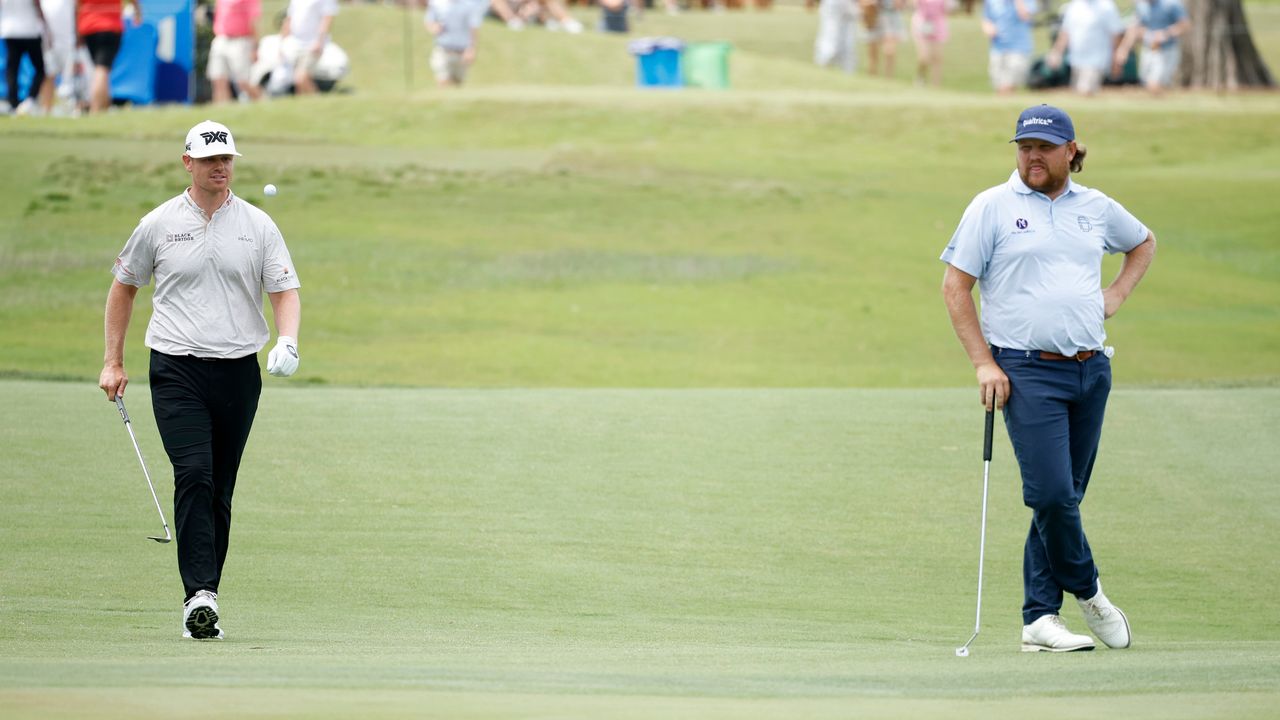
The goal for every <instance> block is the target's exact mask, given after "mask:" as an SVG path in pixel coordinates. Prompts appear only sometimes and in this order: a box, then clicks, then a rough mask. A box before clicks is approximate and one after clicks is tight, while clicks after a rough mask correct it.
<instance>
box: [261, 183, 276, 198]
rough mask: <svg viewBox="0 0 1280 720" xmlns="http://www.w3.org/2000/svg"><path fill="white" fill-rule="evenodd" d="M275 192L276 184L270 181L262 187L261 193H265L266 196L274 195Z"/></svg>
mask: <svg viewBox="0 0 1280 720" xmlns="http://www.w3.org/2000/svg"><path fill="white" fill-rule="evenodd" d="M276 192H277V191H276V186H275V185H272V184H270V183H267V186H266V187H264V188H262V194H263V195H266V196H267V197H274V196H275V194H276Z"/></svg>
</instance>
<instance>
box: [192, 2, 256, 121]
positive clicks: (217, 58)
mask: <svg viewBox="0 0 1280 720" xmlns="http://www.w3.org/2000/svg"><path fill="white" fill-rule="evenodd" d="M261 14H262V3H261V0H217V4H216V5H215V6H214V9H213V44H212V45H210V46H209V64H208V66H207V69H206V71H205V74H206V75H207V76H208V78H209V82H211V83H212V84H213V101H214V102H215V103H224V102H228V101H230V100H231V83H233V82H234V83H235V86H236V93H237V94H239V95H240V96H241V97H245V96H247V97H249V98H250V99H253V100H257V99H258V98H260V97H262V88H260V87H258V86H257V85H254V84H253V83H252V82H251V81H250V79H249V69H250V68H251V67H253V63H254V61H255V60H257V57H258V31H257V23H258V16H259V15H261Z"/></svg>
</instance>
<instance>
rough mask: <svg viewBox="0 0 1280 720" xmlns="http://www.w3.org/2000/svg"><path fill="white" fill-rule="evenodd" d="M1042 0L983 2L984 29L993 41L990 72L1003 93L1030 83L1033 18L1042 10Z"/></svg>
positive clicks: (998, 88)
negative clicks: (1028, 77)
mask: <svg viewBox="0 0 1280 720" xmlns="http://www.w3.org/2000/svg"><path fill="white" fill-rule="evenodd" d="M1039 10H1040V5H1039V0H986V1H985V2H984V3H983V4H982V31H983V32H984V33H986V34H987V38H988V39H989V40H990V41H991V51H990V53H989V54H988V56H987V74H988V75H990V76H991V86H992V87H994V88H995V89H996V92H998V93H1000V94H1001V95H1009V94H1012V93H1013V91H1014V90H1016V89H1018V88H1020V87H1022V86H1023V85H1026V83H1027V71H1028V70H1029V69H1030V68H1031V51H1032V49H1033V47H1034V46H1033V44H1032V39H1031V20H1032V18H1033V17H1035V14H1036V13H1037V12H1039Z"/></svg>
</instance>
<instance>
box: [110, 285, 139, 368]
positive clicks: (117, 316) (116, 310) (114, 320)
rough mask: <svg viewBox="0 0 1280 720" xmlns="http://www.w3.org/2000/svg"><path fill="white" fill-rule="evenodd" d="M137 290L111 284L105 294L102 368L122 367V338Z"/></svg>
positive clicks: (125, 332)
mask: <svg viewBox="0 0 1280 720" xmlns="http://www.w3.org/2000/svg"><path fill="white" fill-rule="evenodd" d="M137 293H138V289H137V288H136V287H133V286H132V285H125V284H123V283H120V282H118V281H117V282H112V283H111V289H110V290H109V291H108V292H107V309H106V313H105V319H104V320H103V335H104V336H105V341H106V342H105V345H106V350H105V352H104V353H103V356H102V364H103V365H104V366H106V365H111V366H123V365H124V338H125V335H126V334H127V333H128V332H129V319H130V318H131V317H132V316H133V298H134V296H135V295H137Z"/></svg>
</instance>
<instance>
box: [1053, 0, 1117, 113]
mask: <svg viewBox="0 0 1280 720" xmlns="http://www.w3.org/2000/svg"><path fill="white" fill-rule="evenodd" d="M1124 30H1125V27H1124V21H1122V20H1121V19H1120V11H1119V10H1117V9H1116V4H1115V2H1114V0H1071V2H1069V3H1067V5H1066V7H1065V8H1063V10H1062V28H1061V29H1060V30H1059V31H1058V38H1057V40H1056V41H1054V44H1053V49H1052V50H1050V51H1049V56H1048V58H1047V59H1048V62H1049V67H1052V68H1055V69H1056V68H1058V67H1061V66H1062V63H1063V61H1064V59H1065V60H1066V62H1067V63H1068V64H1069V65H1070V66H1071V86H1072V87H1073V88H1074V89H1075V91H1076V92H1077V93H1079V94H1080V95H1086V96H1087V95H1094V94H1096V93H1097V92H1098V90H1099V89H1100V88H1101V87H1102V80H1103V79H1104V78H1105V77H1106V74H1107V72H1108V71H1110V70H1111V69H1112V59H1113V57H1114V54H1115V50H1116V47H1117V45H1118V44H1119V43H1120V40H1121V37H1122V36H1123V34H1124Z"/></svg>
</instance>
